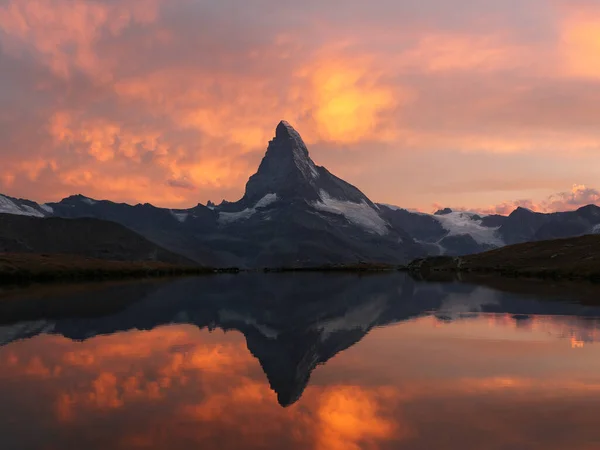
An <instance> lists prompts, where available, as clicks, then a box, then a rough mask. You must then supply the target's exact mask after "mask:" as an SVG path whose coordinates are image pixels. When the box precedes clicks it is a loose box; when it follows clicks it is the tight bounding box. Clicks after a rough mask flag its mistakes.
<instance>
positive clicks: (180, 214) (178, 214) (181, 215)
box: [171, 211, 189, 223]
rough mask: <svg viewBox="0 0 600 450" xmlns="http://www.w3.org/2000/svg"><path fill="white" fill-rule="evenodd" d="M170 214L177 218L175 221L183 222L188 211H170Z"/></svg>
mask: <svg viewBox="0 0 600 450" xmlns="http://www.w3.org/2000/svg"><path fill="white" fill-rule="evenodd" d="M171 214H173V217H175V219H177V221H178V222H180V223H184V222H185V221H186V220H187V218H188V216H189V213H184V212H175V211H171Z"/></svg>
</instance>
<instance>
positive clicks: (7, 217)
mask: <svg viewBox="0 0 600 450" xmlns="http://www.w3.org/2000/svg"><path fill="white" fill-rule="evenodd" d="M0 253H32V254H34V253H37V254H69V255H76V256H80V257H89V258H95V259H100V260H111V261H138V262H141V261H152V262H161V263H166V264H174V265H193V264H194V263H193V262H192V261H191V260H189V259H187V258H184V257H183V256H180V255H177V254H175V253H172V252H170V251H168V250H165V249H164V248H162V247H159V246H158V245H156V244H154V243H152V242H150V241H149V240H147V239H146V238H144V237H142V236H140V235H138V234H137V233H135V232H133V231H131V230H129V229H128V228H125V227H124V226H123V225H120V224H117V223H113V222H108V221H105V220H98V219H89V218H83V219H62V218H58V217H49V218H39V217H32V216H22V215H13V214H0Z"/></svg>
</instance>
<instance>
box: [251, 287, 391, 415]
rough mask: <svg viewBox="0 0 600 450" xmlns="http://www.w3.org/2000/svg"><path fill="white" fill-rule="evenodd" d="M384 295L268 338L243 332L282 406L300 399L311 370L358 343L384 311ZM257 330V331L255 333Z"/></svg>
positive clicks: (385, 298) (255, 331)
mask: <svg viewBox="0 0 600 450" xmlns="http://www.w3.org/2000/svg"><path fill="white" fill-rule="evenodd" d="M387 307H388V298H387V296H378V297H375V298H374V299H373V300H371V297H367V299H366V300H365V301H364V302H363V303H360V304H357V305H354V306H353V307H349V308H348V309H346V310H344V311H341V312H340V313H339V314H337V315H335V316H329V317H327V318H325V319H324V320H320V321H315V322H313V323H307V324H306V326H305V327H303V328H298V329H293V330H285V331H282V332H281V333H279V334H278V335H277V336H276V337H275V338H272V339H269V338H268V337H266V336H265V333H263V332H261V329H260V328H258V327H256V329H255V330H253V331H251V332H248V331H246V332H244V334H245V335H246V341H247V343H248V349H249V350H250V352H251V353H252V354H253V355H254V356H255V357H256V358H257V359H258V360H259V362H260V365H261V366H262V368H263V370H264V371H265V374H266V375H267V378H268V380H269V384H270V385H271V388H272V389H273V390H274V391H275V392H276V393H277V400H278V401H279V404H280V405H281V406H290V405H292V404H294V403H295V402H296V401H298V399H299V398H300V397H301V396H302V393H303V392H304V390H305V389H306V386H307V385H308V381H309V379H310V376H311V374H312V371H313V370H314V369H315V368H316V367H317V366H318V365H319V364H324V363H326V362H327V361H329V360H330V359H331V358H333V357H334V356H335V355H337V354H338V353H340V352H341V351H343V350H346V349H347V348H349V347H351V346H353V345H354V344H356V343H357V342H359V341H360V340H361V339H362V338H363V337H365V336H366V335H367V333H368V332H369V331H370V330H371V329H372V328H373V327H374V326H375V325H376V324H377V323H378V322H379V321H382V319H383V316H384V313H385V312H386V311H387ZM257 331H259V332H257Z"/></svg>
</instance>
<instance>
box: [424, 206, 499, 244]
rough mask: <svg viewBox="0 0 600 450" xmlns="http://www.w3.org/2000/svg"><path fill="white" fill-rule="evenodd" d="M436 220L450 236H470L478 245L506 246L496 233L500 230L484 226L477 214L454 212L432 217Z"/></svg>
mask: <svg viewBox="0 0 600 450" xmlns="http://www.w3.org/2000/svg"><path fill="white" fill-rule="evenodd" d="M431 217H433V218H434V219H436V220H437V221H438V222H440V224H441V225H442V227H444V229H445V230H447V231H448V236H460V235H464V234H468V235H470V236H471V237H472V238H473V239H474V240H475V242H477V243H478V244H485V245H494V246H498V247H501V246H503V245H505V244H504V241H502V238H500V236H498V233H497V232H496V231H497V230H498V228H489V227H485V226H483V225H482V221H481V219H480V218H479V217H481V216H478V215H477V214H474V213H469V212H462V211H454V212H451V213H448V214H444V215H441V216H440V215H434V216H431Z"/></svg>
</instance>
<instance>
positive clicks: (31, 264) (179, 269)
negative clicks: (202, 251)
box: [0, 253, 215, 284]
mask: <svg viewBox="0 0 600 450" xmlns="http://www.w3.org/2000/svg"><path fill="white" fill-rule="evenodd" d="M211 273H215V269H212V268H207V267H200V266H187V265H175V264H168V263H161V262H152V261H148V262H146V261H144V262H133V261H107V260H101V259H94V258H85V257H79V256H73V255H58V254H56V255H39V254H28V253H16V254H13V253H2V254H0V283H2V284H8V283H14V284H26V283H43V282H63V281H91V280H118V279H129V278H158V277H168V276H183V275H205V274H211Z"/></svg>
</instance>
